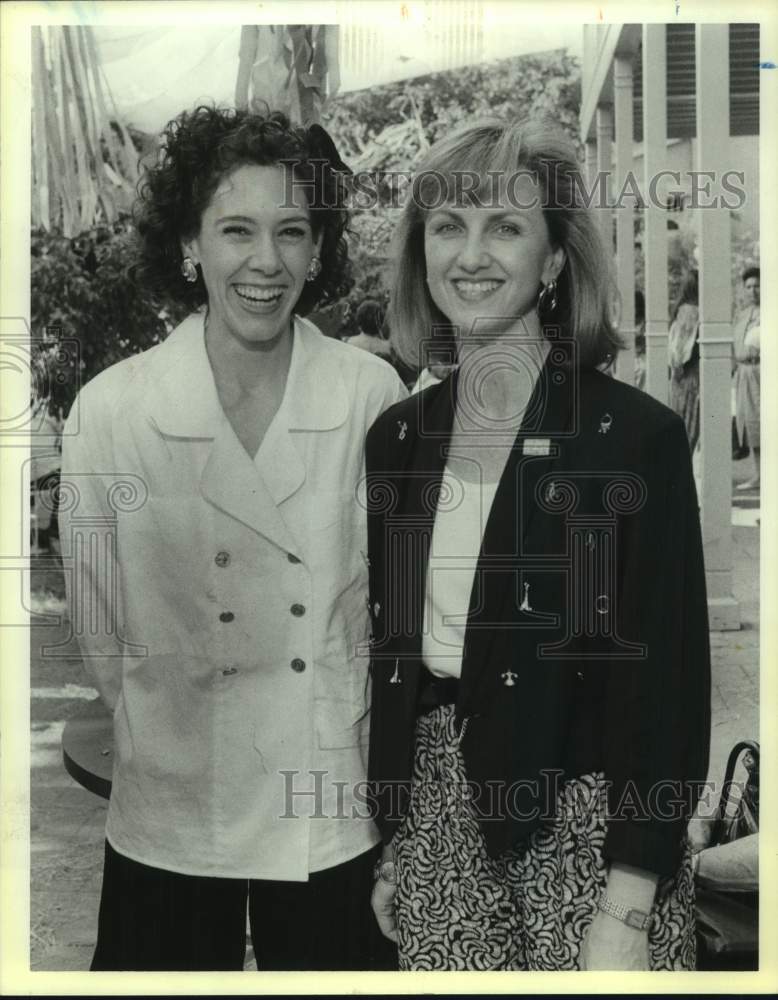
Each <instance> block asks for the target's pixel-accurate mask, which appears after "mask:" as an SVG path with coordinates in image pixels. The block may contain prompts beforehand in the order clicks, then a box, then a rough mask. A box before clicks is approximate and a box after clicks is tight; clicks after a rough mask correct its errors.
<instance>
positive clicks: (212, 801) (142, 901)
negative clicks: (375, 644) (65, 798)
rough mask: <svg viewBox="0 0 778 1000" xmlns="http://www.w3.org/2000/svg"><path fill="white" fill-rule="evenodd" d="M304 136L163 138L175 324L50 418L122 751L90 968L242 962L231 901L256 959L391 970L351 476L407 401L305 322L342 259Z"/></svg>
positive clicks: (68, 524)
mask: <svg viewBox="0 0 778 1000" xmlns="http://www.w3.org/2000/svg"><path fill="white" fill-rule="evenodd" d="M320 131H321V130H319V132H316V131H314V130H308V131H306V130H303V129H300V128H295V127H292V126H290V124H289V122H288V121H287V119H286V118H285V117H284V116H283V115H281V114H278V113H275V114H271V115H269V116H268V117H262V116H260V115H256V114H252V113H249V112H247V111H238V112H231V111H221V110H217V109H213V108H207V107H199V108H197V109H196V110H194V111H193V112H191V113H184V114H182V115H180V116H179V118H178V119H176V120H175V121H173V122H171V123H170V124H169V125H168V127H167V128H166V130H165V133H164V146H163V152H162V156H161V159H160V161H159V162H158V164H157V165H156V166H155V167H153V168H152V169H151V170H150V171H149V173H148V175H147V176H146V178H145V181H144V184H143V187H142V189H141V199H140V203H139V206H138V219H137V227H138V234H139V243H140V268H139V276H140V277H141V279H145V280H146V281H148V282H149V284H150V286H151V287H152V288H154V289H155V290H157V291H163V292H165V293H167V294H168V295H170V296H173V297H176V298H177V299H178V300H179V301H182V302H184V303H187V304H189V305H190V306H191V307H192V310H193V311H192V313H191V315H190V316H189V317H188V318H187V319H185V320H184V322H183V323H181V324H180V326H178V328H177V329H176V330H174V331H173V332H172V333H171V335H170V336H169V337H168V339H167V340H165V342H164V343H163V344H161V345H159V346H157V347H154V348H152V349H151V350H148V351H146V352H144V353H142V354H140V355H136V356H134V357H131V358H128V359H127V360H125V361H122V362H120V363H119V364H116V365H114V366H112V367H111V368H109V369H107V370H106V371H104V372H102V373H101V374H100V375H98V376H97V377H96V378H95V379H93V380H92V381H91V382H89V383H88V384H87V385H86V386H85V387H84V389H83V390H82V391H81V393H80V395H79V397H78V401H77V403H76V405H74V407H73V410H72V414H71V417H70V418H69V421H68V423H69V427H68V429H67V430H66V433H65V445H64V449H63V474H62V478H63V483H65V484H67V483H68V482H69V484H70V488H71V490H72V491H73V492H74V494H75V495H77V496H78V506H77V509H76V510H74V509H70V510H68V511H63V513H62V515H61V520H62V521H64V522H65V523H64V524H63V530H62V538H63V554H65V553H64V549H65V544H66V539H67V538H75V537H76V535H75V534H74V532H77V530H78V520H77V519H78V518H79V517H81V516H86V517H87V518H89V519H91V520H90V523H92V524H93V526H94V527H93V535H92V536H91V537H92V539H93V544H92V547H91V548H90V547H88V546H87V548H86V549H83V548H74V551H73V553H72V556H73V558H74V560H75V569H74V573H73V574H72V576H69V577H68V581H69V602H70V608H71V619H72V621H74V622H76V621H78V620H80V618H81V616H86V618H87V620H88V621H90V622H92V621H94V620H95V616H97V617H98V618H99V620H101V621H102V622H103V627H102V628H101V629H87V630H85V634H84V635H83V637H82V640H81V647H82V652H83V656H84V663H85V666H86V668H87V670H88V671H89V673H90V675H91V677H92V679H93V680H94V683H95V685H96V686H97V688H98V690H99V692H100V694H101V696H102V698H103V700H104V701H105V703H106V704H107V706H108V707H109V708H110V709H111V711H112V712H113V716H114V729H115V743H116V756H115V764H114V772H113V787H112V794H111V798H110V803H109V808H108V819H107V827H106V847H105V868H104V875H103V887H102V896H101V902H100V915H99V926H98V940H97V948H96V951H95V955H94V959H93V963H92V969H95V970H106V969H141V970H150V969H169V970H194V969H225V970H228V969H242V968H243V963H244V956H245V946H246V934H245V931H246V910H247V904H248V914H249V918H250V924H251V934H252V940H253V944H254V951H255V955H256V958H257V963H258V965H259V967H260V968H262V969H357V968H368V967H370V966H371V965H372V964H374V963H378V964H379V965H381V964H383V965H384V966H385V965H387V964H389V963H390V962H391V955H387V954H386V952H384V953H383V954H382V955H381V954H380V953H379V952H378V951H377V950H376V949H374V945H375V938H373V937H371V924H372V921H371V920H370V919H369V917H370V915H369V911H368V906H367V899H368V896H369V887H370V883H371V874H372V867H373V863H374V860H375V857H376V851H375V844H376V842H377V840H378V833H377V831H376V830H375V828H374V826H373V824H372V823H371V822H370V821H369V819H368V818H366V817H365V816H364V810H362V813H361V818H359V817H356V818H354V817H352V806H353V805H354V801H353V794H354V786H355V783H357V782H359V781H360V780H361V779H362V778H363V777H364V773H365V772H364V755H365V750H366V739H367V731H366V729H367V720H366V717H365V716H366V705H365V691H366V685H367V676H368V675H367V667H368V661H367V657H366V656H365V655H364V653H363V652H362V651H360V648H359V647H360V644H361V643H363V642H364V641H365V639H366V638H367V625H368V622H367V613H366V609H365V591H366V587H367V569H366V565H365V562H364V558H363V554H362V552H363V550H364V549H365V547H366V538H365V513H364V510H363V508H362V507H361V506H360V505H359V504H358V502H357V500H356V487H357V483H358V481H359V480H360V479H361V477H362V469H363V446H362V441H363V435H364V429H365V428H366V427H367V426H369V424H370V423H371V421H372V420H374V419H375V417H376V416H377V415H378V414H379V413H380V412H381V411H382V410H383V409H384V408H385V407H386V406H387V405H388V404H390V403H392V402H394V401H396V400H398V399H400V398H402V397H403V396H404V394H405V390H404V388H403V386H402V385H401V384H400V382H399V380H398V379H397V377H396V375H395V373H394V372H393V371H392V370H391V369H390V368H388V367H387V366H386V365H383V364H381V363H380V362H379V361H377V360H376V359H374V358H372V357H370V356H369V355H368V354H367V353H365V352H357V351H349V350H347V349H346V348H344V347H343V345H342V344H340V343H339V342H338V341H336V340H332V339H327V338H325V337H324V336H323V335H322V334H321V333H320V332H319V331H318V330H317V329H316V327H314V326H313V325H312V324H310V323H309V322H308V321H306V320H305V319H303V318H302V316H303V314H304V313H306V312H307V311H308V310H310V309H311V308H312V307H313V306H314V305H315V304H317V303H319V302H327V301H329V300H332V299H335V298H337V297H338V295H339V294H340V292H341V290H342V288H343V287H344V284H345V278H346V276H347V268H348V258H347V249H346V244H345V242H344V239H343V234H344V232H345V228H346V224H347V215H346V212H345V211H344V210H343V208H342V205H343V204H344V201H343V197H342V194H343V192H342V180H341V177H340V175H339V173H338V171H336V170H334V169H332V166H331V164H329V163H328V164H325V166H324V168H321V169H320V165H319V166H316V167H314V166H313V164H312V163H311V162H310V161H312V160H313V161H316V160H321V159H322V158H324V159H326V156H324V157H323V150H322V148H321V146H320V145H319V144H318V138H319V135H320ZM324 152H326V151H324ZM292 179H294V180H295V181H297V182H298V183H297V184H295V185H291V184H290V183H289V182H290V181H291V180H292ZM203 307H204V308H203ZM322 386H326V392H323V391H322V388H321V387H322ZM122 483H123V484H124V485H122ZM117 484H118V485H117ZM133 491H134V492H135V499H134V501H133V498H132V496H131V494H132V492H133ZM112 501H114V502H115V503H116V502H119V501H121V503H120V512H119V514H118V520H117V519H116V513H115V511H116V507H115V506H112ZM100 532H102V535H101V538H102V544H103V546H104V548H103V550H102V551H103V556H100V557H98V555H97V554H96V550H95V547H94V546H95V545H96V544H97V542H96V541H94V539H95V537H96V535H97V533H100ZM74 581H77V585H76V583H75V582H74ZM90 616H92V617H90ZM316 774H318V775H319V778H316V777H315V775H316ZM290 775H291V776H292V784H291V785H290V783H289V776H290ZM312 790H313V792H315V795H314V796H313V797H312V795H311V791H312ZM297 792H299V794H296V793H297ZM314 800H315V801H314ZM314 809H316V811H317V812H318V816H316V817H313V818H312V814H313V813H314ZM344 817H346V818H344ZM376 936H377V935H376Z"/></svg>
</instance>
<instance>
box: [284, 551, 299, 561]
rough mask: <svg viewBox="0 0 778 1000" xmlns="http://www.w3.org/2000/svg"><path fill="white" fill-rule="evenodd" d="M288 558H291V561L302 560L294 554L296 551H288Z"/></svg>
mask: <svg viewBox="0 0 778 1000" xmlns="http://www.w3.org/2000/svg"><path fill="white" fill-rule="evenodd" d="M286 558H287V559H288V560H289V562H290V563H299V562H300V560H299V559H298V558H297V556H296V555H294V553H292V552H287V553H286Z"/></svg>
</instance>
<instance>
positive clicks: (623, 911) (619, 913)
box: [598, 893, 651, 931]
mask: <svg viewBox="0 0 778 1000" xmlns="http://www.w3.org/2000/svg"><path fill="white" fill-rule="evenodd" d="M598 905H599V907H600V909H601V910H602V912H603V913H607V914H608V915H609V916H611V917H615V918H616V919H617V920H620V921H621V922H622V923H623V924H626V925H627V926H628V927H634V928H635V930H636V931H646V930H648V928H649V926H650V925H651V915H650V914H649V913H645V912H644V911H643V910H635V909H632V908H631V907H629V906H624V905H623V904H622V903H615V902H614V901H613V900H612V899H610V898H609V897H608V896H606V895H605V893H603V894H602V895H601V896H600V902H599V904H598Z"/></svg>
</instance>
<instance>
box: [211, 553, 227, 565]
mask: <svg viewBox="0 0 778 1000" xmlns="http://www.w3.org/2000/svg"><path fill="white" fill-rule="evenodd" d="M213 561H214V562H215V563H216V565H217V566H222V567H224V566H229V565H230V554H229V552H217V553H216V556H215V558H214V560H213Z"/></svg>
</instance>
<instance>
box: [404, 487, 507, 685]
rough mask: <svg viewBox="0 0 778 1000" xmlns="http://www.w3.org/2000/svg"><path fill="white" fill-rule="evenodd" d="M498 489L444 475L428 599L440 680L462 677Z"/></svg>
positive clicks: (433, 659) (429, 646) (430, 652)
mask: <svg viewBox="0 0 778 1000" xmlns="http://www.w3.org/2000/svg"><path fill="white" fill-rule="evenodd" d="M497 485H498V484H497V483H496V482H494V483H483V482H476V483H471V482H465V481H464V480H462V479H459V478H458V477H457V476H454V475H452V473H451V472H450V470H449V469H448V467H446V468H445V470H444V472H443V479H442V482H441V490H440V497H439V499H438V505H437V510H436V513H435V525H434V527H433V531H432V542H431V545H430V557H429V563H428V565H427V582H426V591H425V599H424V630H423V635H422V647H421V650H422V659H423V661H424V664H425V666H426V667H427V669H428V670H429V671H430V672H431V673H433V674H435V676H437V677H446V676H450V677H459V676H460V674H461V673H462V648H463V646H464V641H465V628H466V627H467V612H468V608H469V606H470V595H471V592H472V589H473V580H474V578H475V568H476V565H477V563H478V556H479V553H480V551H481V543H482V541H483V537H484V529H485V528H486V522H487V520H488V518H489V512H490V510H491V508H492V503H493V501H494V496H495V493H496V492H497Z"/></svg>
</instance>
